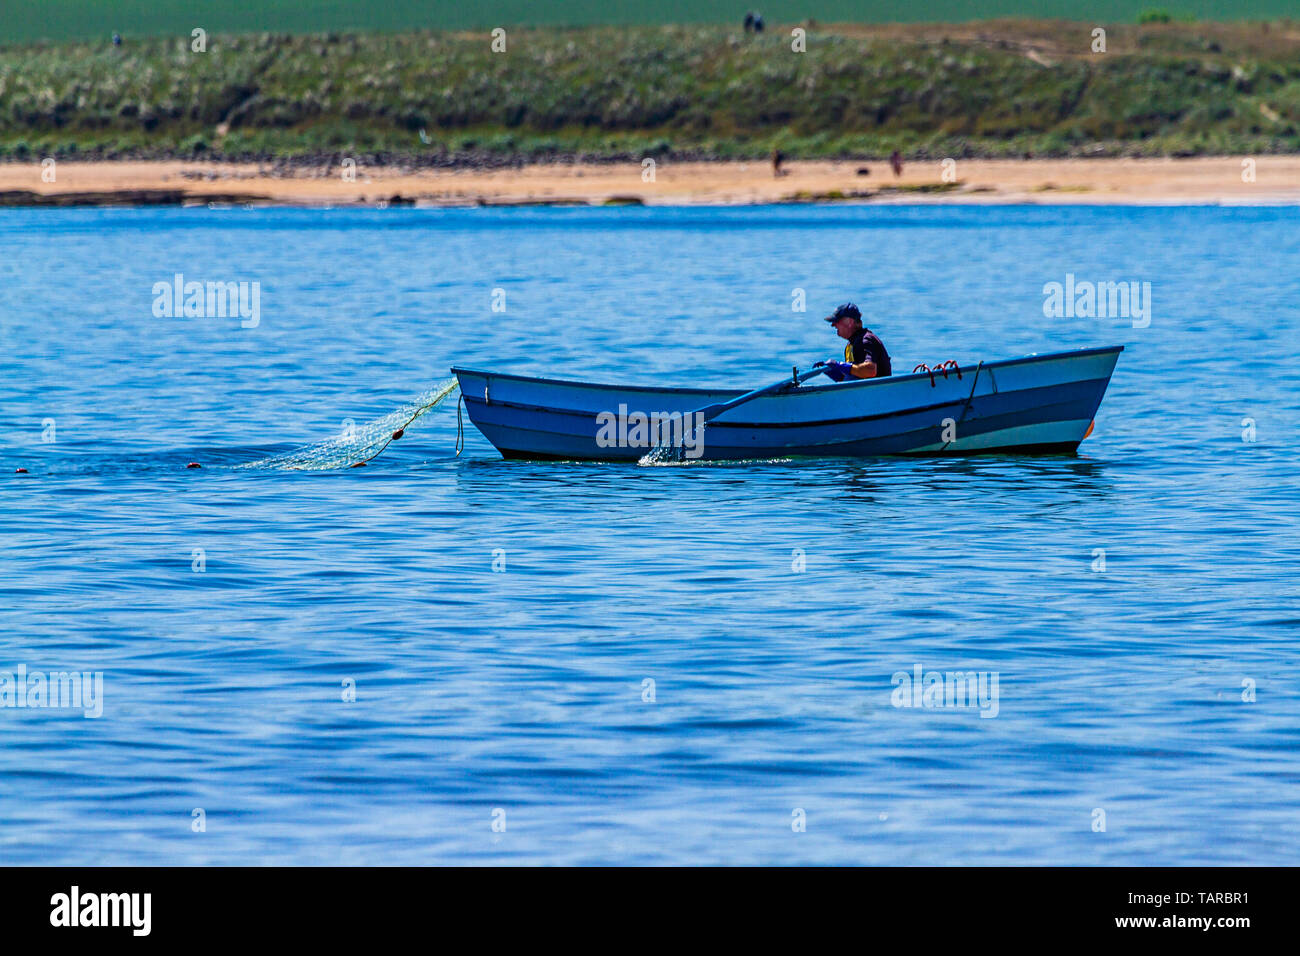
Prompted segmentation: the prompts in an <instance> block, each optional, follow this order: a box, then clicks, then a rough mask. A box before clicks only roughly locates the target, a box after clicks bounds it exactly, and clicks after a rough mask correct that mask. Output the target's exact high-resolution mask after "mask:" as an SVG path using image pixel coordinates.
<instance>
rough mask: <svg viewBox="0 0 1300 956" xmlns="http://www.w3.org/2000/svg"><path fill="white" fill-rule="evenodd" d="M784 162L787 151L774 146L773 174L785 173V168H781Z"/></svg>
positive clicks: (780, 174)
mask: <svg viewBox="0 0 1300 956" xmlns="http://www.w3.org/2000/svg"><path fill="white" fill-rule="evenodd" d="M784 162H785V153H783V152H781V151H780V150H779V149H776V148H775V147H773V149H772V175H773V176H784V175H785V170H784V169H782V168H781V164H782V163H784Z"/></svg>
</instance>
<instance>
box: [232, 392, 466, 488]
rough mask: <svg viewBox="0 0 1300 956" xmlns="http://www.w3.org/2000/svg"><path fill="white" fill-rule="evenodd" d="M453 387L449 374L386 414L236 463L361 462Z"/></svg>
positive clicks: (325, 466) (323, 465) (315, 467)
mask: <svg viewBox="0 0 1300 956" xmlns="http://www.w3.org/2000/svg"><path fill="white" fill-rule="evenodd" d="M454 391H456V379H454V378H449V379H447V381H445V382H441V383H440V384H438V385H435V386H434V387H433V388H431V389H429V390H428V391H427V392H425V393H423V394H422V395H420V396H419V397H418V398H415V399H413V400H412V401H410V402H408V403H406V404H405V405H403V406H401V407H400V408H396V409H394V410H393V411H391V412H389V413H388V414H387V415H384V416H382V417H380V418H376V419H374V420H373V421H368V422H365V423H363V424H360V425H349V426H348V427H347V428H345V429H344V430H343V431H342V432H341V433H340V434H338V435H336V436H335V437H333V438H327V439H325V440H323V441H318V442H313V443H312V444H310V445H303V446H302V447H300V448H295V449H293V450H292V451H287V452H284V453H283V454H280V455H272V456H271V457H270V458H263V459H261V460H259V461H250V462H247V463H245V464H243V465H238V466H237V467H239V468H269V469H277V468H279V469H288V470H291V471H327V470H329V469H332V468H351V467H353V466H355V465H362V464H365V463H366V462H368V461H370V459H372V458H374V457H376V456H377V455H379V454H380V453H381V452H382V451H383V450H384V449H385V448H387V447H388V446H389V445H390V444H392V443H393V442H394V441H397V440H398V439H399V438H401V437H402V436H403V435H404V434H405V433H406V430H407V429H408V428H410V427H411V425H413V424H414V423H415V422H416V421H417V420H418V419H420V418H421V417H423V416H424V415H427V414H428V413H429V412H431V411H433V410H434V409H435V408H437V407H438V406H439V405H441V404H442V402H443V400H444V399H446V398H447V397H448V396H449V395H451V393H452V392H454Z"/></svg>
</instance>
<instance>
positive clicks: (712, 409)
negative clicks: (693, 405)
mask: <svg viewBox="0 0 1300 956" xmlns="http://www.w3.org/2000/svg"><path fill="white" fill-rule="evenodd" d="M825 372H826V368H825V366H818V367H817V368H814V369H809V370H808V371H807V372H804V373H803V374H800V372H799V369H797V368H796V369H794V370H793V374H791V376H790V377H789V378H783V379H781V381H779V382H776V383H774V384H772V385H764V386H763V387H762V388H756V389H754V390H753V391H752V392H746V393H745V394H744V395H739V396H737V397H736V398H733V399H732V400H731V401H729V402H719V403H718V404H716V405H705V406H704V407H703V408H701V409H697V410H696V411H694V412H691V413H690V414H691V415H692V416H695V415H700V416H702V418H701V419H700V420H701V421H705V422H711V421H713V419H715V418H717V417H718V416H719V415H721V414H722V413H723V412H729V411H731V410H732V409H733V408H736V407H738V406H740V405H744V404H745V403H746V402H752V401H753V400H754V399H756V398H762V397H763V396H764V395H771V394H772V393H773V392H780V391H783V390H785V389H787V388H794V387H795V386H796V385H801V384H803V383H804V382H806V381H807V380H808V379H810V378H813V377H814V376H817V375H822V374H824V373H825Z"/></svg>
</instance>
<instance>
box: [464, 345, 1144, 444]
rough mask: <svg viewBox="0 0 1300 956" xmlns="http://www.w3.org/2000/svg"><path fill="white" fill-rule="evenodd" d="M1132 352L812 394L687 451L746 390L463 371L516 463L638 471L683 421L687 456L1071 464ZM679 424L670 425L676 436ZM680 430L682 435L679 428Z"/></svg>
mask: <svg viewBox="0 0 1300 956" xmlns="http://www.w3.org/2000/svg"><path fill="white" fill-rule="evenodd" d="M1122 350H1123V346H1112V347H1107V348H1098V349H1080V350H1076V351H1072V352H1059V353H1054V354H1051V355H1032V356H1027V357H1025V358H1020V359H1009V360H1005V361H999V362H989V363H980V364H979V365H970V366H965V367H963V368H961V369H960V370H959V371H960V375H959V374H958V373H957V372H954V371H952V370H949V372H948V375H947V376H944V375H943V374H941V373H937V374H934V375H933V376H931V375H930V374H929V373H926V372H920V373H916V374H911V375H896V376H891V377H889V378H883V379H862V380H857V381H852V382H844V383H840V384H834V383H830V382H827V383H826V384H820V385H807V384H805V385H802V386H799V387H798V388H792V389H789V390H786V391H782V392H777V393H775V394H771V395H765V396H762V397H760V398H756V399H754V400H752V401H749V402H745V403H744V404H742V405H739V406H737V407H736V408H734V409H731V410H729V411H727V412H724V413H722V414H721V415H719V416H718V417H717V418H716V419H714V420H712V421H710V422H709V423H708V425H707V427H706V428H704V429H703V432H702V433H701V435H700V436H699V438H698V440H697V441H694V442H692V441H691V439H690V437H689V436H690V431H689V424H690V421H691V419H690V413H692V412H695V411H697V410H699V409H701V408H704V407H706V406H708V405H713V404H719V403H722V402H725V401H727V400H729V399H733V398H736V397H738V396H740V395H742V394H744V393H745V391H746V390H745V389H695V388H669V389H665V388H646V387H629V386H616V385H601V384H594V383H587V382H572V381H562V380H556V379H544V378H530V377H527V376H520V375H508V374H501V373H497V372H488V371H482V370H477V369H463V368H453V369H452V371H453V373H454V374H455V375H456V377H457V379H458V380H459V382H460V387H461V392H462V394H463V396H464V402H465V410H466V412H467V413H468V415H469V418H470V421H472V422H473V423H474V425H475V426H476V427H477V428H478V429H479V431H481V432H482V433H483V435H484V437H486V438H487V439H488V441H490V442H491V443H492V444H493V446H495V447H496V448H497V450H498V451H500V452H501V454H502V455H503V456H504V457H506V458H527V459H550V460H599V461H636V460H639V459H640V458H641V457H643V456H644V455H645V454H646V453H647V452H648V451H649V450H650V449H651V447H652V446H653V444H654V440H653V432H654V429H653V428H650V429H638V428H637V424H638V421H639V419H638V417H637V416H638V414H639V415H643V416H645V417H646V418H647V419H651V420H652V421H663V422H670V421H673V420H674V417H675V419H682V420H684V423H685V424H684V427H685V428H686V432H685V434H686V436H688V437H687V438H686V444H685V445H684V447H683V449H682V452H683V454H684V455H685V457H686V458H688V459H690V458H700V459H704V460H709V461H718V460H744V459H755V458H773V457H786V456H815V457H852V458H860V457H870V456H877V455H969V454H987V453H1006V452H1017V453H1019V452H1029V453H1067V454H1068V453H1073V452H1074V451H1075V450H1076V449H1077V448H1078V445H1079V442H1080V441H1082V440H1083V438H1084V437H1085V435H1086V434H1087V432H1088V429H1089V426H1090V425H1091V423H1092V420H1093V418H1094V416H1095V415H1096V413H1097V408H1098V407H1099V406H1100V404H1101V400H1102V396H1103V395H1104V394H1105V392H1106V386H1107V384H1108V383H1109V382H1110V376H1111V373H1112V372H1113V371H1114V369H1115V363H1116V361H1117V359H1118V357H1119V353H1120V352H1121V351H1122ZM667 427H669V426H666V429H667ZM670 427H678V428H681V427H683V426H681V425H673V426H670Z"/></svg>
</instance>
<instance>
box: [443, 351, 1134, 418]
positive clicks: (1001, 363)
mask: <svg viewBox="0 0 1300 956" xmlns="http://www.w3.org/2000/svg"><path fill="white" fill-rule="evenodd" d="M1123 351H1124V346H1123V345H1101V346H1096V347H1094V348H1085V349H1067V350H1066V351H1064V352H1046V353H1041V354H1037V355H1023V356H1020V357H1019V358H1011V359H998V360H996V361H993V362H981V363H978V365H966V366H963V367H962V371H964V372H973V371H974V369H975V368H976V367H982V368H985V369H993V368H1007V367H1008V366H1011V365H1022V364H1024V363H1026V362H1039V361H1045V360H1050V359H1060V358H1084V357H1086V356H1089V355H1103V354H1106V353H1110V352H1113V353H1115V354H1116V355H1118V354H1119V353H1120V352H1123ZM450 371H451V373H452V374H453V375H455V376H456V378H457V381H459V379H460V375H461V373H462V372H464V373H466V374H468V375H479V376H482V377H484V378H504V379H511V380H513V381H519V382H535V383H542V384H546V385H562V386H578V387H581V388H589V389H599V390H602V391H616V392H656V393H658V394H661V395H662V394H669V395H699V394H708V393H727V392H735V393H736V394H737V395H744V394H745V392H746V391H748V390H747V389H737V388H723V387H718V388H698V387H697V388H688V387H682V386H657V385H614V384H611V383H606V382H583V381H580V380H578V379H565V378H545V377H542V376H537V375H519V374H517V373H514V372H491V371H487V370H486V369H477V368H465V367H463V366H460V365H453V366H452V367H451V369H450ZM937 373H938V370H937V369H936V370H935V371H934V372H908V373H907V374H906V375H888V376H884V377H882V378H863V379H858V380H857V381H853V382H830V383H827V384H825V385H811V386H807V385H801V386H799V389H798V390H797V391H796V390H794V389H791V391H790V392H781V393H778V394H782V395H789V394H791V393H793V394H799V395H809V394H812V393H814V392H818V391H822V390H823V389H828V388H842V387H843V386H845V385H848V386H851V387H857V388H861V387H863V386H877V387H879V386H882V385H888V384H890V383H893V382H906V381H909V380H912V379H920V378H929V377H931V376H932V375H933V374H937ZM502 404H504V403H502ZM539 407H540V406H539Z"/></svg>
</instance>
